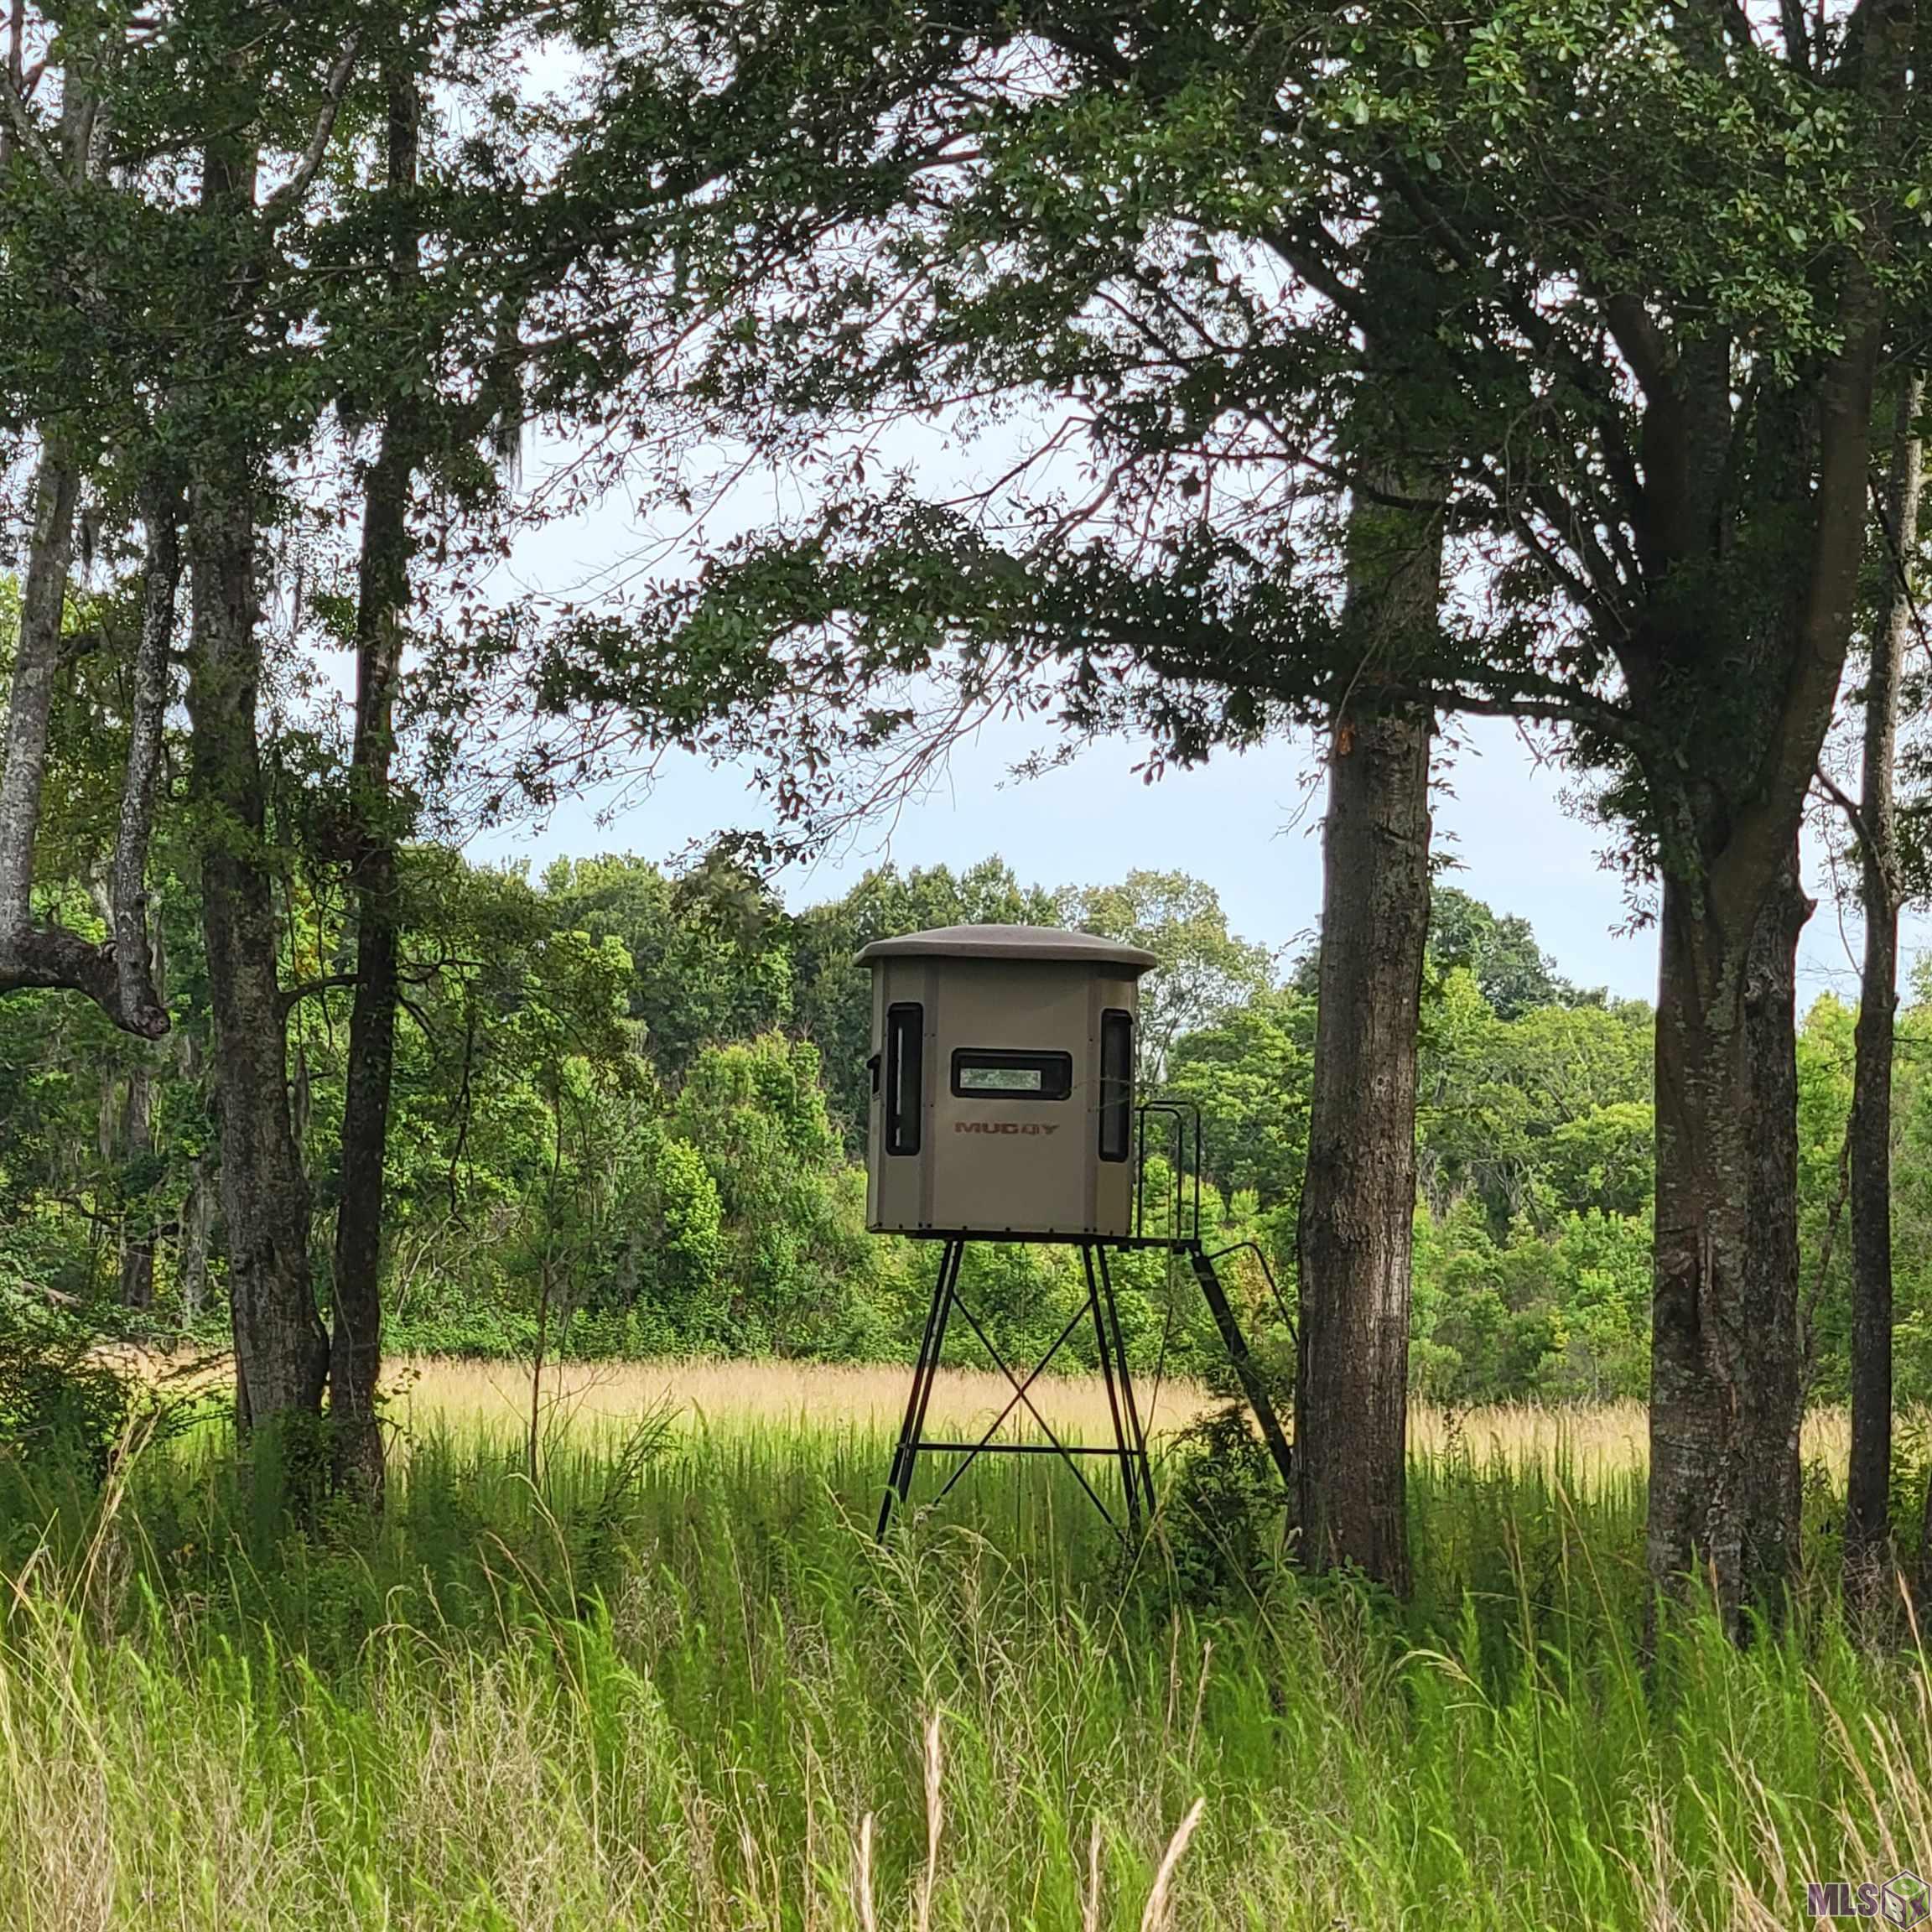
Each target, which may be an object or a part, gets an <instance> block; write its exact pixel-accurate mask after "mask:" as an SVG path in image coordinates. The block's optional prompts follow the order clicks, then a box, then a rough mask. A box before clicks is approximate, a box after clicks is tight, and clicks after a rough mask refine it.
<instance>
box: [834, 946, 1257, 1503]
mask: <svg viewBox="0 0 1932 1932" xmlns="http://www.w3.org/2000/svg"><path fill="white" fill-rule="evenodd" d="M859 963H860V964H861V965H863V966H866V967H869V968H870V969H871V972H872V1054H871V1058H870V1061H869V1062H868V1066H869V1067H870V1072H871V1076H872V1078H871V1104H870V1118H869V1126H870V1134H869V1135H868V1142H867V1149H866V1221H867V1224H868V1225H869V1226H870V1228H872V1230H873V1231H874V1232H875V1233H896V1234H906V1235H912V1236H914V1237H917V1238H921V1239H927V1240H934V1241H939V1242H942V1243H943V1244H944V1245H943V1249H942V1252H941V1255H940V1261H939V1269H938V1275H937V1280H936V1281H935V1283H934V1285H933V1291H932V1304H931V1306H930V1308H929V1309H928V1311H927V1317H926V1332H925V1335H924V1337H923V1338H922V1341H921V1343H920V1348H919V1358H918V1363H917V1367H916V1368H915V1369H914V1371H913V1378H912V1390H911V1396H910V1397H909V1399H908V1400H907V1403H906V1420H905V1425H904V1426H903V1428H902V1429H901V1431H900V1437H899V1446H898V1448H897V1450H896V1452H895V1453H894V1456H893V1459H892V1469H891V1476H890V1477H889V1478H888V1479H887V1483H886V1496H885V1499H884V1502H883V1504H881V1506H880V1512H879V1530H880V1535H884V1534H885V1531H886V1524H887V1523H888V1522H889V1521H890V1520H891V1513H892V1507H893V1504H894V1503H895V1501H898V1502H904V1501H906V1500H907V1499H908V1498H909V1496H910V1494H911V1486H912V1476H913V1471H914V1468H915V1467H916V1465H917V1461H918V1458H919V1456H920V1454H921V1453H922V1452H943V1453H953V1454H957V1455H958V1456H960V1457H963V1460H962V1461H961V1462H959V1464H958V1467H955V1468H954V1470H953V1472H952V1474H951V1476H950V1477H949V1478H948V1481H947V1483H946V1485H945V1488H943V1489H942V1490H941V1491H940V1495H941V1496H943V1495H944V1494H945V1493H946V1492H947V1491H948V1490H950V1489H951V1488H952V1487H953V1484H954V1483H957V1482H958V1479H959V1478H960V1476H961V1475H962V1474H963V1472H964V1471H965V1469H966V1467H967V1466H968V1465H969V1464H970V1463H971V1462H974V1460H975V1459H976V1458H978V1457H980V1456H982V1455H988V1454H995V1453H1006V1454H1023V1455H1039V1454H1057V1455H1058V1456H1061V1457H1063V1458H1064V1459H1065V1460H1066V1461H1067V1463H1068V1465H1069V1466H1070V1467H1072V1470H1073V1472H1074V1473H1075V1474H1076V1475H1077V1476H1078V1478H1079V1479H1080V1482H1081V1483H1082V1485H1083V1488H1085V1489H1086V1490H1087V1493H1088V1495H1089V1496H1090V1497H1092V1498H1093V1501H1094V1503H1095V1504H1097V1505H1098V1508H1099V1509H1100V1510H1101V1513H1102V1514H1104V1515H1106V1516H1108V1518H1109V1521H1111V1520H1112V1513H1111V1512H1110V1511H1109V1509H1107V1505H1106V1504H1105V1502H1104V1500H1103V1499H1102V1498H1101V1496H1100V1495H1099V1493H1098V1491H1096V1490H1095V1489H1094V1488H1093V1485H1092V1483H1089V1482H1088V1480H1087V1478H1086V1476H1085V1474H1084V1473H1083V1471H1082V1469H1081V1466H1080V1461H1079V1458H1083V1457H1092V1456H1102V1457H1112V1458H1114V1459H1115V1460H1116V1461H1117V1462H1118V1463H1119V1471H1120V1485H1121V1490H1122V1494H1123V1498H1124V1502H1125V1505H1126V1510H1127V1516H1128V1520H1129V1522H1130V1524H1135V1525H1137V1524H1139V1522H1140V1519H1141V1515H1142V1512H1143V1510H1146V1511H1149V1512H1150V1511H1151V1509H1152V1508H1153V1504H1154V1493H1153V1482H1152V1477H1151V1473H1150V1468H1149V1464H1148V1457H1147V1441H1146V1435H1145V1430H1144V1428H1143V1426H1142V1423H1141V1420H1140V1410H1139V1405H1138V1404H1137V1403H1136V1401H1135V1394H1134V1384H1133V1378H1132V1375H1131V1373H1130V1367H1129V1363H1128V1350H1127V1343H1126V1338H1125V1336H1124V1333H1123V1332H1122V1329H1121V1327H1120V1318H1119V1310H1118V1308H1117V1306H1115V1301H1114V1283H1113V1278H1112V1274H1111V1271H1110V1270H1109V1265H1108V1254H1109V1249H1113V1250H1119V1249H1161V1250H1165V1251H1166V1253H1167V1254H1169V1255H1170V1256H1172V1257H1179V1258H1185V1259H1187V1262H1188V1265H1189V1266H1190V1267H1191V1268H1192V1272H1193V1275H1194V1278H1195V1280H1197V1282H1198V1283H1199V1285H1200V1287H1201V1291H1202V1294H1203V1295H1204V1296H1205V1297H1206V1298H1207V1305H1208V1308H1209V1311H1210V1312H1211V1313H1212V1314H1213V1317H1214V1322H1215V1325H1216V1327H1217V1328H1218V1330H1219V1332H1220V1334H1221V1338H1222V1342H1223V1345H1224V1346H1225V1347H1226V1348H1227V1350H1228V1354H1229V1357H1230V1358H1231V1359H1232V1361H1233V1367H1234V1369H1235V1373H1236V1374H1237V1375H1238V1376H1239V1379H1240V1381H1241V1384H1242V1387H1243V1389H1244V1391H1245V1393H1246V1394H1247V1396H1248V1399H1249V1404H1250V1405H1251V1406H1252V1407H1253V1409H1254V1414H1255V1417H1256V1420H1257V1421H1258V1422H1259V1426H1260V1429H1261V1434H1262V1436H1263V1438H1264V1440H1265V1441H1266V1443H1267V1446H1268V1448H1269V1451H1270V1453H1271V1454H1272V1455H1273V1457H1274V1458H1275V1463H1276V1466H1277V1467H1278V1468H1279V1469H1280V1472H1281V1475H1282V1477H1283V1479H1284V1480H1288V1479H1289V1475H1290V1468H1291V1463H1290V1457H1289V1449H1288V1441H1287V1437H1286V1436H1285V1433H1284V1432H1283V1431H1282V1428H1281V1426H1280V1421H1279V1420H1278V1419H1277V1418H1276V1416H1275V1410H1274V1408H1273V1405H1272V1403H1271V1402H1270V1398H1269V1395H1268V1392H1267V1389H1266V1386H1265V1382H1264V1380H1263V1379H1262V1377H1261V1376H1260V1374H1259V1371H1258V1370H1257V1368H1256V1367H1255V1364H1254V1361H1253V1359H1252V1358H1251V1357H1250V1356H1249V1350H1248V1345H1247V1343H1246V1342H1245V1340H1244V1338H1243V1336H1242V1332H1241V1329H1240V1326H1239V1322H1237V1321H1236V1319H1235V1317H1234V1313H1233V1308H1232V1306H1230V1304H1229V1302H1228V1296H1227V1295H1226V1293H1225V1291H1224V1290H1223V1286H1222V1284H1221V1281H1220V1279H1219V1277H1218V1275H1217V1274H1216V1272H1215V1268H1214V1264H1215V1262H1216V1261H1218V1260H1219V1259H1221V1258H1222V1257H1223V1255H1225V1254H1232V1253H1233V1252H1234V1249H1235V1248H1240V1249H1248V1250H1249V1251H1251V1252H1252V1254H1254V1256H1255V1258H1256V1259H1258V1260H1259V1263H1260V1267H1261V1270H1262V1272H1263V1274H1264V1275H1266V1276H1267V1280H1268V1285H1269V1287H1270V1290H1271V1291H1272V1290H1273V1289H1274V1286H1275V1283H1274V1277H1273V1275H1272V1273H1271V1271H1270V1270H1269V1268H1268V1261H1267V1257H1266V1256H1265V1254H1262V1252H1261V1250H1260V1249H1259V1248H1258V1247H1256V1246H1255V1244H1254V1243H1253V1242H1251V1241H1244V1242H1238V1243H1236V1244H1234V1247H1233V1248H1228V1249H1220V1250H1218V1251H1217V1252H1216V1253H1214V1254H1208V1253H1207V1252H1206V1250H1205V1249H1204V1248H1203V1245H1202V1240H1201V1228H1200V1171H1201V1130H1200V1117H1199V1114H1198V1113H1197V1111H1196V1110H1195V1109H1193V1108H1192V1107H1191V1106H1189V1105H1187V1104H1184V1103H1180V1102H1176V1101H1172V1100H1164V1099H1161V1098H1153V1099H1145V1100H1144V1099H1142V1098H1140V1097H1139V1096H1138V1095H1136V1093H1135V1028H1136V1026H1137V1024H1138V1021H1139V1015H1140V977H1141V975H1142V974H1145V973H1146V972H1149V971H1150V970H1151V969H1153V968H1154V967H1155V966H1156V965H1157V964H1158V963H1159V962H1158V960H1157V959H1156V957H1155V955H1154V954H1153V953H1149V952H1146V951H1145V950H1144V949H1143V948H1140V947H1138V946H1130V945H1127V944H1125V943H1123V942H1121V941H1119V940H1115V939H1104V938H1101V937H1097V936H1096V935H1095V934H1093V933H1091V932H1062V931H1060V930H1058V929H1057V928H1055V927H1035V926H945V927H939V928H938V929H937V930H936V931H933V932H912V933H908V934H906V935H905V936H904V937H901V938H894V939H879V940H875V941H874V942H873V943H872V944H870V946H868V947H866V948H865V950H864V951H863V952H862V953H860V955H859ZM1150 1119H1151V1120H1153V1121H1154V1122H1155V1123H1156V1126H1157V1128H1158V1129H1159V1130H1160V1131H1159V1134H1158V1135H1157V1140H1158V1146H1157V1151H1159V1152H1160V1153H1161V1154H1162V1155H1163V1156H1165V1158H1166V1171H1165V1173H1164V1174H1163V1175H1162V1176H1161V1182H1162V1185H1161V1187H1160V1189H1159V1192H1160V1194H1161V1200H1160V1202H1158V1203H1156V1211H1155V1213H1153V1214H1152V1215H1151V1216H1150V1214H1149V1212H1148V1185H1149V1175H1148V1166H1147V1158H1148V1127H1149V1122H1150ZM969 1241H1036V1242H1053V1243H1060V1244H1066V1245H1067V1246H1072V1247H1077V1248H1078V1249H1079V1250H1080V1254H1081V1261H1082V1272H1083V1279H1084V1281H1085V1285H1086V1296H1085V1299H1084V1300H1083V1301H1082V1303H1081V1305H1080V1306H1079V1307H1078V1308H1077V1309H1076V1310H1075V1311H1074V1312H1073V1314H1072V1317H1071V1318H1070V1319H1069V1320H1068V1322H1067V1324H1066V1326H1065V1327H1063V1328H1062V1330H1061V1331H1060V1333H1059V1336H1058V1337H1057V1339H1056V1340H1055V1341H1054V1343H1052V1346H1051V1347H1050V1348H1048V1349H1047V1351H1046V1353H1045V1354H1044V1355H1043V1356H1042V1357H1041V1358H1040V1359H1039V1361H1037V1362H1036V1363H1035V1364H1034V1365H1033V1367H1032V1368H1031V1369H1030V1370H1029V1371H1028V1372H1027V1373H1026V1375H1025V1376H1024V1378H1022V1377H1021V1375H1019V1374H1015V1371H1014V1369H1013V1368H1011V1367H1010V1366H1009V1365H1008V1363H1006V1361H1005V1358H1004V1357H1003V1356H1002V1355H1001V1353H1000V1350H999V1348H997V1347H996V1346H995V1343H994V1342H993V1340H992V1338H991V1337H989V1335H988V1334H987V1332H986V1330H985V1327H984V1325H983V1324H982V1323H981V1322H980V1321H979V1317H977V1316H976V1315H975V1314H974V1311H973V1310H972V1308H971V1307H970V1306H969V1305H968V1303H967V1301H966V1300H965V1298H964V1297H963V1295H962V1293H961V1291H960V1265H961V1261H962V1259H963V1254H964V1252H965V1248H966V1244H967V1243H968V1242H969ZM1170 1286H1171V1282H1170ZM1170 1299H1171V1297H1170ZM1275 1306H1276V1307H1277V1308H1282V1304H1281V1301H1280V1294H1279V1292H1278V1291H1277V1292H1276V1293H1275ZM1285 1312H1286V1311H1285V1308H1282V1313H1283V1316H1284V1318H1285ZM955 1315H957V1316H958V1317H959V1318H960V1319H961V1320H962V1321H963V1322H965V1323H966V1325H967V1326H968V1327H969V1328H970V1329H971V1331H972V1332H973V1333H974V1336H975V1337H977V1338H978V1340H979V1343H980V1345H981V1346H982V1347H983V1348H984V1350H985V1351H986V1353H987V1354H988V1355H989V1356H990V1358H992V1361H993V1363H994V1365H995V1367H996V1368H998V1369H1000V1371H1001V1373H1002V1374H1005V1377H1006V1379H1007V1381H1008V1383H1009V1384H1010V1386H1011V1388H1012V1390H1013V1394H1012V1396H1011V1399H1010V1400H1009V1401H1008V1402H1007V1404H1006V1405H1005V1408H1004V1409H1003V1410H1001V1411H1000V1414H999V1415H997V1416H995V1419H994V1420H993V1422H992V1424H991V1426H989V1428H988V1429H987V1430H986V1431H985V1432H984V1434H983V1435H982V1436H980V1437H979V1439H978V1441H958V1442H953V1441H933V1440H931V1439H929V1438H928V1437H927V1436H926V1434H925V1427H926V1412H927V1405H928V1403H929V1401H930V1399H931V1395H932V1382H933V1379H934V1377H935V1376H936V1375H937V1371H938V1366H939V1363H940V1359H941V1357H942V1355H943V1351H944V1348H945V1343H946V1335H947V1332H948V1327H950V1325H951V1323H952V1321H953V1317H954V1316H955ZM1089 1320H1090V1321H1091V1322H1092V1323H1093V1336H1094V1343H1095V1352H1096V1354H1097V1357H1098V1363H1099V1368H1100V1373H1101V1377H1102V1379H1103V1380H1104V1383H1105V1384H1106V1389H1107V1399H1108V1405H1109V1414H1110V1415H1111V1417H1112V1420H1113V1426H1114V1441H1113V1443H1112V1445H1111V1446H1106V1447H1089V1446H1085V1445H1082V1444H1068V1443H1067V1442H1064V1441H1062V1440H1061V1438H1060V1437H1059V1436H1057V1435H1056V1434H1055V1432H1054V1431H1053V1430H1052V1427H1051V1426H1050V1425H1049V1424H1048V1423H1047V1421H1046V1418H1045V1417H1044V1416H1043V1415H1041V1413H1040V1410H1039V1409H1038V1407H1037V1405H1036V1404H1035V1403H1034V1401H1033V1400H1032V1394H1031V1391H1032V1388H1033V1384H1035V1382H1036V1380H1037V1379H1039V1377H1040V1376H1041V1374H1043V1373H1044V1372H1045V1371H1046V1368H1047V1367H1048V1365H1049V1364H1050V1363H1052V1362H1053V1361H1054V1359H1055V1358H1057V1356H1058V1355H1059V1354H1060V1353H1061V1351H1062V1349H1063V1348H1066V1347H1067V1345H1068V1344H1069V1343H1071V1342H1072V1339H1073V1337H1074V1336H1075V1335H1076V1333H1078V1331H1079V1330H1080V1329H1081V1327H1083V1325H1084V1324H1085V1323H1086V1322H1088V1321H1089ZM1022 1408H1024V1409H1025V1410H1026V1413H1027V1415H1029V1416H1030V1417H1031V1420H1032V1421H1033V1422H1034V1423H1035V1425H1036V1426H1037V1427H1038V1429H1039V1430H1040V1431H1041V1434H1042V1435H1043V1436H1044V1437H1045V1440H1044V1441H1001V1440H999V1439H998V1437H999V1432H1000V1429H1001V1428H1002V1427H1003V1426H1005V1422H1006V1421H1007V1420H1008V1419H1009V1417H1010V1416H1012V1415H1014V1413H1015V1410H1020V1409H1022Z"/></svg>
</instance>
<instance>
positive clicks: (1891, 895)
mask: <svg viewBox="0 0 1932 1932" xmlns="http://www.w3.org/2000/svg"><path fill="white" fill-rule="evenodd" d="M1924 394H1925V386H1924V380H1923V378H1921V377H1912V378H1911V379H1910V380H1909V381H1908V382H1906V383H1905V384H1904V386H1903V388H1902V389H1901V391H1900V392H1899V397H1898V415H1897V418H1896V421H1895V424H1894V431H1893V449H1892V461H1891V466H1890V473H1889V475H1888V480H1887V485H1886V491H1885V501H1884V521H1885V528H1884V529H1883V531H1882V532H1880V550H1879V555H1880V569H1881V570H1882V571H1883V578H1882V579H1881V581H1882V585H1883V588H1882V590H1881V592H1880V595H1879V599H1878V603H1877V609H1876V610H1875V611H1874V613H1873V616H1872V649H1871V663H1870V666H1869V667H1868V670H1867V677H1866V681H1865V743H1864V751H1863V756H1862V761H1861V762H1862V771H1861V774H1860V790H1859V803H1858V833H1859V848H1860V858H1861V875H1862V895H1861V896H1862V900H1863V902H1864V911H1865V957H1864V963H1863V969H1862V973H1861V974H1860V978H1859V992H1858V1029H1857V1046H1856V1057H1855V1061H1854V1066H1853V1072H1852V1077H1851V1127H1850V1131H1849V1147H1848V1153H1849V1155H1850V1159H1851V1474H1850V1478H1849V1481H1848V1483H1847V1485H1846V1498H1845V1597H1846V1603H1847V1605H1848V1606H1849V1607H1851V1608H1852V1609H1853V1610H1854V1611H1856V1612H1858V1613H1864V1614H1869V1613H1872V1612H1873V1611H1875V1610H1876V1609H1877V1608H1878V1607H1879V1606H1880V1604H1881V1603H1882V1602H1883V1601H1884V1599H1885V1597H1886V1594H1887V1591H1888V1586H1889V1584H1890V1581H1891V1578H1892V1573H1893V1550H1892V1530H1891V1500H1892V1046H1893V1010H1894V1008H1895V1007H1896V1005H1897V1004H1898V840H1897V835H1896V830H1895V828H1894V825H1893V795H1892V774H1893V760H1894V756H1895V752H1896V749H1897V743H1898V692H1899V681H1900V673H1901V668H1902V667H1903V662H1904V657H1905V647H1906V645H1907V643H1908V641H1909V635H1910V625H1911V621H1912V606H1911V600H1910V599H1909V597H1908V596H1907V595H1906V591H1905V584H1904V583H1903V580H1902V576H1903V571H1904V570H1905V569H1906V568H1907V560H1908V559H1909V558H1911V556H1912V555H1913V554H1914V551H1915V549H1916V547H1917V539H1918V532H1919V495H1920V491H1921V487H1922V485H1923V481H1924V461H1923V452H1922V446H1921V444H1920V442H1919V434H1918V419H1919V408H1920V406H1921V404H1922V403H1924Z"/></svg>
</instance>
